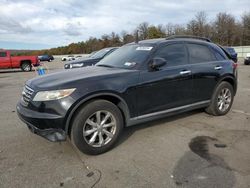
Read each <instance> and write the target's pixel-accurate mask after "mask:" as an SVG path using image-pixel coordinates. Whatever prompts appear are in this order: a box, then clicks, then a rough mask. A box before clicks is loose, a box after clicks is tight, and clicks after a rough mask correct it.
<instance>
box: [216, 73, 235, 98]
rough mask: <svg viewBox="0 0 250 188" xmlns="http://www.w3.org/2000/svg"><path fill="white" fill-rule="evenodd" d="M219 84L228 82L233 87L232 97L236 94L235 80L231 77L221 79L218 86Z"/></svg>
mask: <svg viewBox="0 0 250 188" xmlns="http://www.w3.org/2000/svg"><path fill="white" fill-rule="evenodd" d="M221 82H228V83H230V84H231V85H232V86H233V89H234V95H235V94H236V91H237V82H236V80H235V78H234V77H233V76H230V75H228V76H225V77H223V78H222V79H221V80H220V82H219V83H218V84H220V83H221Z"/></svg>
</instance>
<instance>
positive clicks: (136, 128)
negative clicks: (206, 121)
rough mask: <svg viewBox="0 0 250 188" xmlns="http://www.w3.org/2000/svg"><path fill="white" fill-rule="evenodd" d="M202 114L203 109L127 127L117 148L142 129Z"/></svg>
mask: <svg viewBox="0 0 250 188" xmlns="http://www.w3.org/2000/svg"><path fill="white" fill-rule="evenodd" d="M202 112H204V110H203V109H197V110H193V111H189V112H184V113H180V114H177V115H173V116H167V117H163V118H160V119H158V120H152V121H149V122H146V123H140V124H137V125H134V126H130V127H125V128H124V129H123V132H122V135H121V137H120V139H119V141H118V142H117V144H116V146H118V145H120V144H122V143H123V142H125V141H126V140H127V139H129V137H130V136H132V135H133V134H134V133H135V132H136V131H139V130H141V129H145V128H148V127H153V126H157V125H160V124H164V123H169V122H172V121H175V120H178V119H182V118H185V117H188V116H192V115H194V114H198V113H202Z"/></svg>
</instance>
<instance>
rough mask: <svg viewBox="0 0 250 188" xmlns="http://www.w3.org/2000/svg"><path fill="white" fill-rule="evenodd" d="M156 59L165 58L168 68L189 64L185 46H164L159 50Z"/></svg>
mask: <svg viewBox="0 0 250 188" xmlns="http://www.w3.org/2000/svg"><path fill="white" fill-rule="evenodd" d="M154 57H161V58H164V59H165V60H166V61H167V65H168V66H177V65H184V64H187V54H186V49H185V46H184V45H183V44H170V45H167V46H164V47H162V48H160V49H158V50H157V52H156V53H155V55H154Z"/></svg>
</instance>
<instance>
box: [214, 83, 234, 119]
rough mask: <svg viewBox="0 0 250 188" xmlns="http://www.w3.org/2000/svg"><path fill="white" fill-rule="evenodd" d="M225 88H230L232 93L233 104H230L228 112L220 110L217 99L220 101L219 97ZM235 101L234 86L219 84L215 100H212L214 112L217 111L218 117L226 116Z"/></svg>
mask: <svg viewBox="0 0 250 188" xmlns="http://www.w3.org/2000/svg"><path fill="white" fill-rule="evenodd" d="M224 88H228V89H229V90H230V92H231V103H230V105H229V107H228V109H227V110H226V111H224V112H222V111H220V110H219V108H218V105H217V99H218V95H219V94H220V92H221V90H222V89H224ZM233 100H234V89H233V87H232V85H231V84H230V83H228V82H221V83H220V84H219V86H218V87H217V88H216V90H215V93H214V96H213V99H212V105H213V110H214V111H215V113H216V114H217V115H225V114H227V113H228V112H229V110H230V109H231V107H232V104H233Z"/></svg>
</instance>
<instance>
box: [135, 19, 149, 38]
mask: <svg viewBox="0 0 250 188" xmlns="http://www.w3.org/2000/svg"><path fill="white" fill-rule="evenodd" d="M148 26H149V24H148V23H147V22H143V23H141V24H140V25H139V26H138V27H137V30H138V31H139V38H140V40H145V39H147V38H148Z"/></svg>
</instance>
